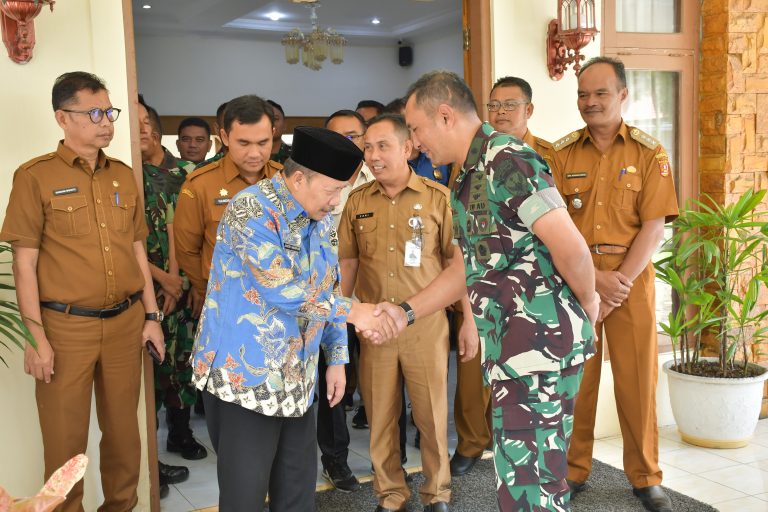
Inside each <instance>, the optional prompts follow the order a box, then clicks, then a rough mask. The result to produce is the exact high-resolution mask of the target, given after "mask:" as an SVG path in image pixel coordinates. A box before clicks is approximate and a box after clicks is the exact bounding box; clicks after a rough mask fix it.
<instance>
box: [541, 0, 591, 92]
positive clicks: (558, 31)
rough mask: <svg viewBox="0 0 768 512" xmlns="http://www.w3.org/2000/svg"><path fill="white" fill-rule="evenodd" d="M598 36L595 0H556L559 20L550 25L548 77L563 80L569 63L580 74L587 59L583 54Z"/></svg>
mask: <svg viewBox="0 0 768 512" xmlns="http://www.w3.org/2000/svg"><path fill="white" fill-rule="evenodd" d="M597 33H598V30H597V27H596V25H595V0H557V19H556V20H552V21H550V22H549V29H548V30H547V68H548V69H549V77H550V78H552V79H553V80H560V79H561V78H563V73H564V72H565V69H566V68H567V67H568V66H569V65H570V64H573V71H574V72H575V73H576V74H578V73H579V70H580V69H581V61H582V60H584V56H583V55H581V53H580V51H581V49H582V48H584V47H585V46H586V45H587V44H588V43H589V42H590V41H594V39H595V34H597Z"/></svg>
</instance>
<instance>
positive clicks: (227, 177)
mask: <svg viewBox="0 0 768 512" xmlns="http://www.w3.org/2000/svg"><path fill="white" fill-rule="evenodd" d="M221 162H222V163H221V166H222V171H223V172H224V181H226V182H227V183H230V182H231V181H232V180H234V179H235V178H237V177H239V176H240V170H239V169H238V168H237V165H235V162H233V161H232V156H231V155H230V154H229V152H226V153H224V156H223V157H222V159H221ZM265 165H266V164H265ZM241 179H242V178H241Z"/></svg>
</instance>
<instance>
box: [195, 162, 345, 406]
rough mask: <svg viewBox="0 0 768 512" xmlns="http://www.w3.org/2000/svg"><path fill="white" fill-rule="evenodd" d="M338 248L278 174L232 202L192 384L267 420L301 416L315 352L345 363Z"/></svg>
mask: <svg viewBox="0 0 768 512" xmlns="http://www.w3.org/2000/svg"><path fill="white" fill-rule="evenodd" d="M337 248H338V237H337V235H336V231H335V230H334V229H333V221H332V218H331V216H330V215H327V216H326V217H325V218H324V219H322V220H321V221H314V220H311V219H310V218H309V217H308V215H307V212H306V211H305V210H304V209H303V208H302V207H301V205H300V204H299V203H298V202H297V201H296V199H295V198H294V197H293V195H292V194H291V192H290V191H289V190H288V188H287V186H286V184H285V180H284V178H283V176H282V173H278V174H276V175H275V176H274V177H273V178H272V179H271V180H262V181H260V182H259V183H257V184H255V185H252V186H250V187H248V188H246V189H244V190H242V191H241V192H239V193H238V194H237V195H236V196H235V197H234V198H233V199H232V200H231V201H230V203H229V204H228V205H227V208H226V210H225V211H224V215H223V217H222V219H221V222H220V224H219V229H218V232H217V243H216V247H215V249H214V252H213V261H212V264H211V274H210V278H209V281H208V289H207V295H206V299H205V305H204V306H203V312H202V314H201V316H200V326H199V329H198V332H197V335H196V340H195V348H194V356H193V357H194V360H193V367H194V376H193V379H194V382H195V385H196V386H197V388H198V389H201V390H207V391H208V392H210V393H212V394H213V395H214V396H216V397H218V398H219V399H221V400H224V401H226V402H231V403H236V404H238V405H240V406H242V407H244V408H246V409H250V410H253V411H256V412H258V413H260V414H264V415H267V416H279V417H298V416H302V415H304V413H306V412H307V410H308V409H309V407H310V406H311V405H312V403H313V401H314V392H315V385H316V382H317V365H318V357H319V350H320V348H322V349H323V352H324V355H325V360H326V362H327V364H328V365H329V366H332V365H338V364H345V363H347V362H348V360H349V355H348V352H347V330H346V317H347V315H348V314H349V310H350V308H351V301H350V300H349V299H347V298H344V297H343V296H341V292H340V288H339V276H340V271H339V262H338V253H337Z"/></svg>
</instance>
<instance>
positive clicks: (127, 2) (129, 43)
mask: <svg viewBox="0 0 768 512" xmlns="http://www.w3.org/2000/svg"><path fill="white" fill-rule="evenodd" d="M122 2H123V37H124V38H125V71H126V73H125V74H126V80H127V85H128V119H130V120H131V123H130V126H129V127H128V128H129V130H130V134H131V167H132V168H133V176H134V178H135V179H136V183H137V185H138V187H139V190H142V191H143V190H144V178H143V173H142V168H141V148H140V147H139V124H138V123H137V122H136V120H137V119H138V118H139V100H138V98H139V87H138V81H137V79H136V45H135V43H134V31H133V6H132V5H131V0H122ZM141 204H142V206H143V205H144V201H141ZM142 370H143V378H144V409H145V414H146V425H145V427H146V432H147V465H148V467H147V469H148V471H149V506H150V510H151V511H152V512H160V480H159V477H160V475H159V474H158V469H159V468H158V464H157V412H156V411H155V369H154V365H153V364H152V359H151V358H150V357H149V355H148V354H146V353H145V354H143V355H142Z"/></svg>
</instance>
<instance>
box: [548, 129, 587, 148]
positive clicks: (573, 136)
mask: <svg viewBox="0 0 768 512" xmlns="http://www.w3.org/2000/svg"><path fill="white" fill-rule="evenodd" d="M579 137H581V132H580V131H578V130H576V131H575V132H571V133H569V134H568V135H566V136H565V137H563V138H562V139H559V140H557V141H555V142H554V144H552V148H553V149H554V150H555V151H560V150H561V149H563V148H565V147H568V146H570V145H571V144H573V143H574V142H576V141H577V140H579Z"/></svg>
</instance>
